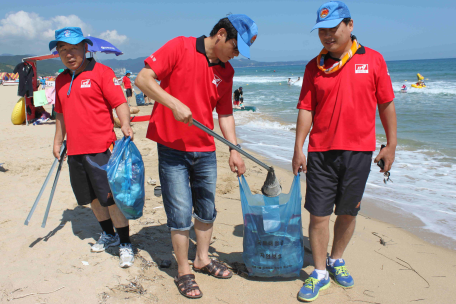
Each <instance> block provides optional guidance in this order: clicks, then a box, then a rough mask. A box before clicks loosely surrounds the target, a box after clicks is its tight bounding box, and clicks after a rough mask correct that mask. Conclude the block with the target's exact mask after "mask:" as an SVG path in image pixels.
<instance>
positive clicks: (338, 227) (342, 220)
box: [331, 215, 356, 259]
mask: <svg viewBox="0 0 456 304" xmlns="http://www.w3.org/2000/svg"><path fill="white" fill-rule="evenodd" d="M355 226H356V216H352V215H339V216H337V219H336V223H335V224H334V241H333V247H332V250H331V258H332V259H341V258H342V255H343V254H344V251H345V248H347V245H348V243H349V242H350V239H351V237H352V236H353V232H354V231H355Z"/></svg>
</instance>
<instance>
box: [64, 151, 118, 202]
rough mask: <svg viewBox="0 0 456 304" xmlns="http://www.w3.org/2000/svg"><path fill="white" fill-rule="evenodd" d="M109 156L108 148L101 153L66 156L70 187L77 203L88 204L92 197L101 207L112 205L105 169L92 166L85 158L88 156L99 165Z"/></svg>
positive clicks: (106, 161)
mask: <svg viewBox="0 0 456 304" xmlns="http://www.w3.org/2000/svg"><path fill="white" fill-rule="evenodd" d="M110 157H111V151H110V149H108V150H106V151H105V152H102V153H95V154H82V155H70V156H68V167H69V169H70V181H71V187H72V188H73V192H74V195H75V196H76V200H77V201H78V205H81V206H82V205H87V204H90V203H91V202H92V201H93V200H94V199H98V201H99V202H100V204H101V205H102V206H103V207H108V206H112V205H114V199H113V197H112V193H111V188H110V187H109V183H108V176H107V174H106V171H104V170H102V169H100V168H97V167H95V166H93V165H92V164H90V162H89V161H88V160H87V159H88V158H89V159H90V160H91V161H92V162H94V163H96V164H98V165H99V166H104V165H106V164H107V163H108V160H109V158H110Z"/></svg>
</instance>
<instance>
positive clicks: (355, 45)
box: [317, 39, 361, 74]
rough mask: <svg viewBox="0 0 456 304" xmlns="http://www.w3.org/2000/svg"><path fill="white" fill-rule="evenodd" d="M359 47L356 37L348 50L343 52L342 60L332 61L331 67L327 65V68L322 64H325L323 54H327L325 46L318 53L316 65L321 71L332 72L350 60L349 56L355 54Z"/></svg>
mask: <svg viewBox="0 0 456 304" xmlns="http://www.w3.org/2000/svg"><path fill="white" fill-rule="evenodd" d="M360 47H361V45H360V44H359V43H358V41H357V40H356V39H353V44H352V46H351V48H350V50H349V51H348V53H347V54H345V56H344V57H343V58H342V60H341V61H338V62H336V63H334V64H333V65H332V66H331V67H329V68H327V69H325V68H324V65H325V55H326V54H328V51H327V50H326V49H325V48H323V49H322V50H321V52H320V54H318V57H317V66H318V68H319V69H320V70H321V71H323V72H325V73H326V74H331V73H334V72H336V71H338V70H340V69H341V68H342V67H343V66H344V65H345V64H346V63H347V61H348V60H350V58H352V57H353V55H355V53H356V51H357V50H358V49H359V48H360Z"/></svg>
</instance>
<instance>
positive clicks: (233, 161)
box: [219, 114, 245, 176]
mask: <svg viewBox="0 0 456 304" xmlns="http://www.w3.org/2000/svg"><path fill="white" fill-rule="evenodd" d="M219 125H220V130H222V134H223V137H225V138H226V140H228V141H230V142H231V143H233V144H235V145H236V144H237V139H236V129H235V124H234V117H233V115H232V114H231V115H219ZM229 164H230V168H231V171H232V172H236V173H237V175H238V176H241V175H242V174H244V173H245V164H244V161H243V160H242V158H241V155H240V154H239V152H237V151H236V150H231V152H230V159H229Z"/></svg>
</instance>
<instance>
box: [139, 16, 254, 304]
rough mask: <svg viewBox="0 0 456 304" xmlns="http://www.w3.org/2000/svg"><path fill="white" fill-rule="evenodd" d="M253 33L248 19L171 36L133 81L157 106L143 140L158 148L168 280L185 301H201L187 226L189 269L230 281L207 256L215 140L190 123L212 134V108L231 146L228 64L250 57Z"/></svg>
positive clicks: (237, 167)
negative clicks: (172, 273) (169, 249)
mask: <svg viewBox="0 0 456 304" xmlns="http://www.w3.org/2000/svg"><path fill="white" fill-rule="evenodd" d="M257 34H258V28H257V26H256V24H255V22H254V21H253V20H252V19H250V18H249V17H248V16H246V15H242V14H234V15H229V16H228V17H226V18H223V19H221V20H220V21H219V22H218V23H217V24H216V25H215V26H214V28H213V29H212V31H211V33H210V37H206V36H201V37H199V38H194V37H177V38H174V39H172V40H170V41H169V42H167V43H166V44H165V45H164V46H163V47H161V48H160V49H159V50H157V51H156V52H155V53H153V54H152V55H151V56H149V57H148V58H147V59H146V60H145V68H143V69H142V70H141V72H140V73H139V74H138V76H137V78H136V81H135V84H136V86H137V87H138V88H140V89H141V91H142V92H144V94H146V95H147V96H149V97H151V98H152V99H154V100H155V101H156V103H155V106H154V110H153V112H152V115H151V118H150V123H149V129H148V131H147V138H149V139H151V140H153V141H156V142H157V147H158V157H159V173H160V183H161V188H162V194H163V204H164V207H165V211H166V215H167V226H168V228H169V229H170V230H171V240H172V243H173V248H174V253H175V254H176V260H177V264H178V269H177V272H178V273H177V276H176V277H175V279H174V281H175V284H176V286H177V288H178V290H179V292H180V293H181V294H182V295H183V296H185V297H188V298H201V297H202V295H203V294H202V292H201V291H200V289H199V287H198V285H197V284H196V282H195V275H194V274H192V271H191V269H190V266H189V265H188V247H189V230H190V229H191V227H192V226H193V225H194V228H195V234H196V238H197V243H198V246H197V252H196V257H195V261H194V263H193V269H194V270H195V271H197V272H203V273H206V274H209V275H211V276H213V277H216V278H220V279H229V278H231V277H232V275H233V273H232V272H231V271H230V270H228V269H227V268H226V266H224V265H223V264H222V263H220V262H219V261H217V260H211V259H209V256H208V250H209V244H210V240H211V236H212V230H213V223H214V221H215V218H216V215H217V211H216V209H215V194H216V193H215V190H216V180H217V160H216V156H215V143H214V139H213V137H211V136H209V135H208V134H207V133H205V132H203V131H201V130H200V129H198V128H196V127H192V123H193V118H195V119H196V120H198V121H199V122H201V123H202V124H203V125H205V126H207V127H208V128H210V129H213V128H214V120H213V116H212V115H213V114H212V112H213V110H214V108H215V109H216V111H217V114H218V119H219V125H220V129H221V130H222V133H223V136H224V137H225V138H226V139H227V140H229V141H230V142H232V143H233V144H237V141H236V131H235V123H234V118H233V107H232V104H231V92H232V87H233V76H234V69H233V67H232V66H231V64H230V63H229V62H228V61H229V60H230V59H233V58H234V57H237V56H238V55H239V54H242V55H243V56H245V57H247V58H250V46H251V45H252V44H253V43H254V42H255V39H256V37H257ZM156 80H160V81H161V82H160V85H158V83H157V81H156ZM229 164H230V167H231V170H232V171H233V172H237V174H238V175H242V174H244V172H245V165H244V162H243V160H242V158H241V157H240V155H239V153H238V152H237V151H235V150H231V152H230V159H229ZM192 217H193V218H194V219H195V223H194V224H193V222H192Z"/></svg>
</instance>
